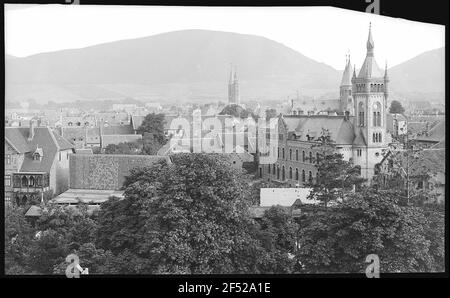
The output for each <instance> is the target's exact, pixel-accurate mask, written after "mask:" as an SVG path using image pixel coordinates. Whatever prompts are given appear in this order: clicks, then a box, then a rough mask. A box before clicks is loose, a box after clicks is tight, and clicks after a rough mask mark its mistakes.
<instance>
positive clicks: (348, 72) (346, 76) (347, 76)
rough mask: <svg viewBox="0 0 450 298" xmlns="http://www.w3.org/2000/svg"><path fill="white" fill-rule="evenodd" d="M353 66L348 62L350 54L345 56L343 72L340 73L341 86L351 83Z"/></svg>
mask: <svg viewBox="0 0 450 298" xmlns="http://www.w3.org/2000/svg"><path fill="white" fill-rule="evenodd" d="M352 74H353V67H352V64H351V62H350V55H348V58H347V64H346V65H345V69H344V73H343V74H342V80H341V86H350V85H351V84H352Z"/></svg>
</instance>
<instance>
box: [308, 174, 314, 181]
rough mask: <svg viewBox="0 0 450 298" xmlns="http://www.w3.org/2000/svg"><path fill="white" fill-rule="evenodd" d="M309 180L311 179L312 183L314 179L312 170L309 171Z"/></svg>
mask: <svg viewBox="0 0 450 298" xmlns="http://www.w3.org/2000/svg"><path fill="white" fill-rule="evenodd" d="M308 181H309V183H312V181H313V176H312V172H311V171H309V175H308Z"/></svg>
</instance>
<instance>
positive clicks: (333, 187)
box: [307, 130, 365, 207]
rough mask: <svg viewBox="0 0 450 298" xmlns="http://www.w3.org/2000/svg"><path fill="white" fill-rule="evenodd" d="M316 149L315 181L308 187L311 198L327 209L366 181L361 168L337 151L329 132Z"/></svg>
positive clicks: (324, 135) (324, 131)
mask: <svg viewBox="0 0 450 298" xmlns="http://www.w3.org/2000/svg"><path fill="white" fill-rule="evenodd" d="M314 147H315V148H316V149H317V150H318V152H317V153H318V160H317V157H313V160H312V161H311V162H313V163H315V164H316V168H317V175H316V179H315V181H309V183H307V185H308V186H309V187H310V188H311V189H312V190H311V193H310V196H309V198H310V199H315V200H318V201H320V202H322V203H323V204H324V205H325V207H327V206H328V204H329V203H330V202H335V201H337V200H340V199H342V198H343V197H344V194H345V193H346V192H348V191H351V190H353V189H354V188H355V189H356V188H359V187H360V186H361V185H362V184H363V183H364V181H365V179H364V178H362V177H361V175H360V168H359V167H358V166H355V165H353V164H352V163H351V162H348V161H346V160H344V158H343V155H342V154H340V153H338V152H337V151H336V147H335V144H334V141H333V140H331V136H330V134H329V132H328V131H327V130H323V131H322V133H321V135H320V136H319V138H318V141H317V143H316V144H315V145H314Z"/></svg>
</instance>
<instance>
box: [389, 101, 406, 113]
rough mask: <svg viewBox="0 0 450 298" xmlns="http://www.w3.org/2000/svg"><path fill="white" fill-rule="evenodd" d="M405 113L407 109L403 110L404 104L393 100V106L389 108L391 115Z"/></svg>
mask: <svg viewBox="0 0 450 298" xmlns="http://www.w3.org/2000/svg"><path fill="white" fill-rule="evenodd" d="M404 112H405V109H404V108H403V106H402V104H401V103H400V102H399V101H398V100H393V101H392V102H391V106H390V108H389V113H391V114H403V113H404Z"/></svg>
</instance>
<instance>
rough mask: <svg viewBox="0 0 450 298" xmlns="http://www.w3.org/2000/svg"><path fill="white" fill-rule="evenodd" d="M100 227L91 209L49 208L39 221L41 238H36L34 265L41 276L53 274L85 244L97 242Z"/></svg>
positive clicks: (31, 256) (32, 256)
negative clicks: (56, 267)
mask: <svg viewBox="0 0 450 298" xmlns="http://www.w3.org/2000/svg"><path fill="white" fill-rule="evenodd" d="M96 229H97V224H96V221H95V218H92V217H91V215H89V213H88V212H87V206H84V205H81V206H79V207H78V208H77V209H73V208H65V207H62V206H54V205H51V204H50V205H47V207H46V208H45V209H44V210H43V212H42V216H41V217H40V218H39V219H38V220H37V221H36V230H38V231H39V234H38V235H39V236H37V237H35V238H34V239H33V243H32V245H31V248H30V250H31V252H30V261H29V262H30V266H31V267H32V268H33V269H34V270H35V271H36V272H38V273H40V274H52V273H53V272H54V266H56V265H58V264H60V263H62V262H64V260H65V258H66V256H67V255H68V254H70V253H71V252H74V251H75V250H77V249H79V247H80V246H82V245H83V244H85V243H91V242H94V241H95V238H94V237H95V231H96Z"/></svg>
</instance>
